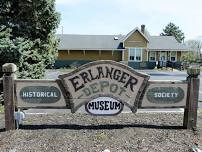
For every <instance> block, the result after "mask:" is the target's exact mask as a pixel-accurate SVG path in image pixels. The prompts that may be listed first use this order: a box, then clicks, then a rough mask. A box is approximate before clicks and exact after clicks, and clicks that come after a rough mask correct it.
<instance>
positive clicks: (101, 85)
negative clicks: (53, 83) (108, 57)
mask: <svg viewBox="0 0 202 152" xmlns="http://www.w3.org/2000/svg"><path fill="white" fill-rule="evenodd" d="M59 78H60V79H61V80H62V82H63V84H64V86H65V88H66V89H67V91H68V93H69V94H70V97H71V105H72V107H71V109H72V111H73V112H75V111H76V110H77V109H78V108H80V107H81V106H82V105H85V104H87V103H88V102H90V103H91V102H93V103H94V101H95V100H98V99H100V97H102V98H104V99H109V100H107V101H109V102H110V103H111V100H112V99H113V100H116V102H120V103H122V104H124V105H126V106H128V107H129V108H130V109H131V110H132V111H133V112H136V109H137V105H138V101H139V98H140V93H141V90H143V89H144V87H145V86H146V82H147V81H148V79H149V76H148V75H145V74H141V73H137V72H136V71H134V70H133V69H132V68H130V67H128V66H126V65H124V64H121V63H118V62H114V61H95V62H91V63H89V64H86V65H84V66H81V67H79V68H78V69H77V70H75V71H73V72H71V73H68V74H64V75H60V76H59ZM87 111H89V110H87ZM105 112H106V113H105ZM105 112H102V114H106V115H108V114H109V113H108V111H105ZM90 113H91V112H90ZM93 113H96V112H95V110H94V112H93Z"/></svg>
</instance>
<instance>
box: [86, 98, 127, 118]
mask: <svg viewBox="0 0 202 152" xmlns="http://www.w3.org/2000/svg"><path fill="white" fill-rule="evenodd" d="M123 106H124V104H123V103H121V102H120V101H118V100H116V99H113V98H110V97H98V98H96V99H93V100H91V101H90V102H88V103H87V104H86V105H85V109H86V111H87V112H88V113H90V114H92V115H117V114H119V113H121V111H122V110H123Z"/></svg>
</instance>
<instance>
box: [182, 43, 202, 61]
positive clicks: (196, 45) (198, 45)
mask: <svg viewBox="0 0 202 152" xmlns="http://www.w3.org/2000/svg"><path fill="white" fill-rule="evenodd" d="M185 44H186V45H187V46H188V47H189V48H190V49H191V51H193V53H194V54H195V55H196V57H197V58H198V59H199V58H200V54H201V48H202V42H201V41H199V40H188V41H186V42H185Z"/></svg>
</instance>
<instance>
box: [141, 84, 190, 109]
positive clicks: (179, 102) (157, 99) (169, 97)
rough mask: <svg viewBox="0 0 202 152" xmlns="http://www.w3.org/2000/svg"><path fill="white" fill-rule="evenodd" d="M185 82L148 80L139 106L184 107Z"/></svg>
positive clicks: (185, 97)
mask: <svg viewBox="0 0 202 152" xmlns="http://www.w3.org/2000/svg"><path fill="white" fill-rule="evenodd" d="M187 85H188V84H187V82H182V81H175V82H174V81H172V82H169V81H165V82H162V81H160V82H159V81H149V85H148V87H147V89H146V92H145V95H144V98H143V100H142V105H141V108H174V107H185V106H186V99H187V88H188V86H187Z"/></svg>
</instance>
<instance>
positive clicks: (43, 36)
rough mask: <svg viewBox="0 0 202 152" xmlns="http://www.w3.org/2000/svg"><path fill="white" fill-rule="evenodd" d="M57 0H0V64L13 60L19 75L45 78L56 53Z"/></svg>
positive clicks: (21, 76)
mask: <svg viewBox="0 0 202 152" xmlns="http://www.w3.org/2000/svg"><path fill="white" fill-rule="evenodd" d="M59 20H60V18H59V13H57V12H56V10H55V0H1V1H0V66H2V64H4V63H6V62H13V63H15V64H17V66H18V68H19V69H18V71H19V73H18V76H19V77H20V78H42V77H43V75H44V72H45V68H46V67H50V66H52V65H53V63H54V61H55V58H56V56H57V46H58V40H57V38H56V37H55V29H56V28H57V27H58V24H59Z"/></svg>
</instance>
